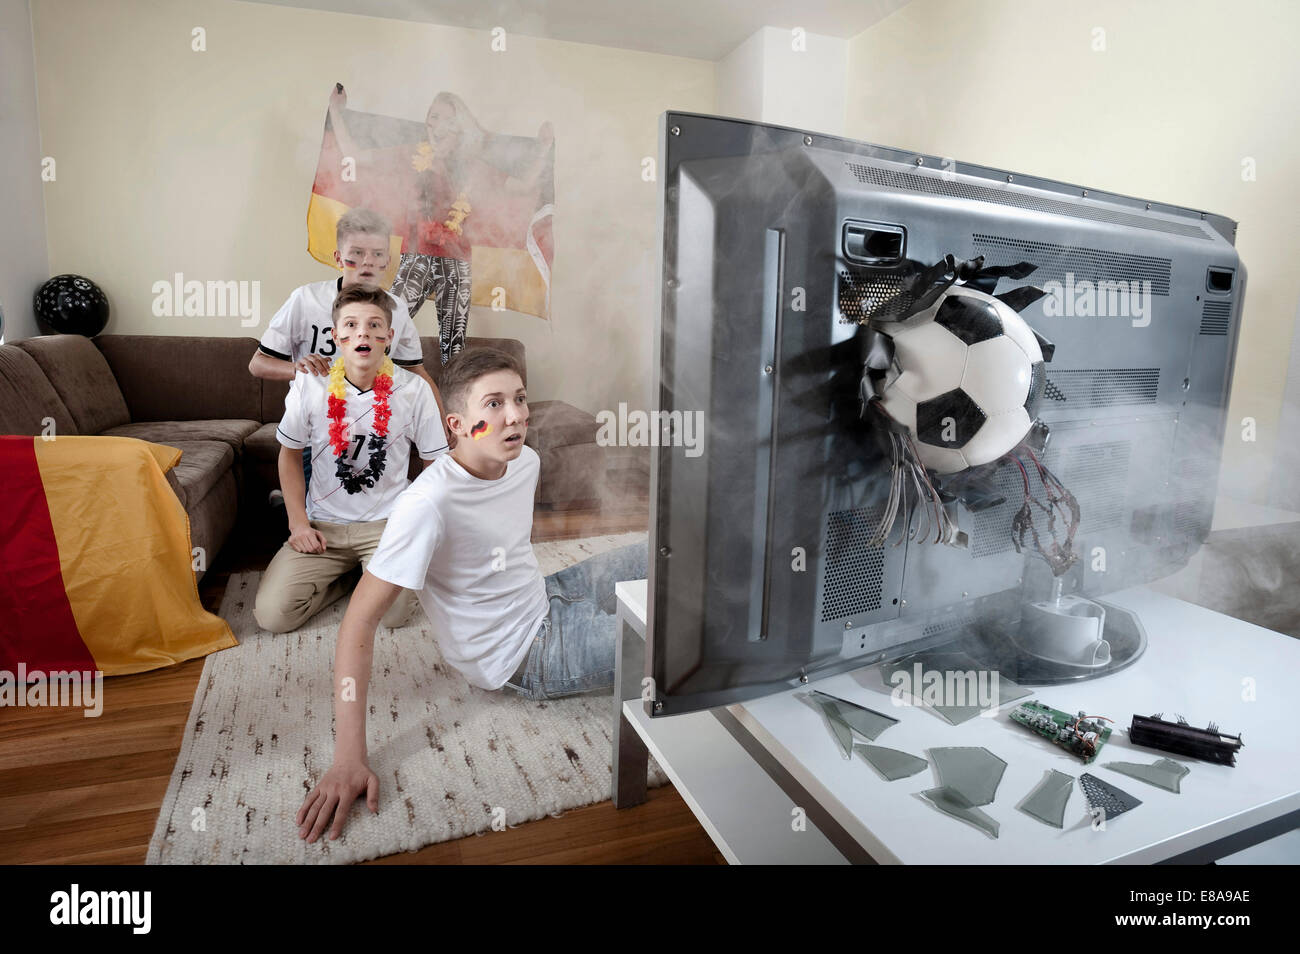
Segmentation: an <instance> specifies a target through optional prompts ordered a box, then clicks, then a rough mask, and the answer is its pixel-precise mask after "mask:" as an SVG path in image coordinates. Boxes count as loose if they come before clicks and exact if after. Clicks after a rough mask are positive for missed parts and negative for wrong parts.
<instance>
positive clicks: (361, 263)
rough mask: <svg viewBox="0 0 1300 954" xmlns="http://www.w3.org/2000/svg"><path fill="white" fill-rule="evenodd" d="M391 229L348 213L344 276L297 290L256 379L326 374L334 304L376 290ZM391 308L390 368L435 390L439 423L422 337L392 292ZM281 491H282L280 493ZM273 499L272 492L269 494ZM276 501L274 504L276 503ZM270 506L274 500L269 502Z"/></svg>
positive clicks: (253, 368) (338, 261) (340, 263)
mask: <svg viewBox="0 0 1300 954" xmlns="http://www.w3.org/2000/svg"><path fill="white" fill-rule="evenodd" d="M388 234H389V225H388V220H387V219H385V218H384V217H383V216H382V215H380V214H379V213H378V212H374V211H372V210H371V209H349V210H348V211H347V212H345V213H344V214H343V216H342V217H341V218H340V219H339V221H338V225H337V226H336V227H335V230H334V235H335V245H336V246H337V247H336V248H335V250H334V264H335V266H336V267H337V268H339V269H340V270H342V272H343V274H342V275H341V276H340V277H338V278H331V279H327V280H326V281H323V282H311V283H309V284H307V285H301V286H299V287H298V288H295V289H294V290H293V292H292V293H291V294H290V295H289V298H288V300H287V301H286V302H285V303H284V304H283V305H281V306H280V310H279V311H277V312H276V313H275V315H274V316H272V318H271V323H270V324H269V325H268V326H267V329H266V331H265V332H264V333H263V335H262V339H261V341H260V342H259V343H258V346H257V351H255V352H254V353H253V358H252V360H251V361H249V362H248V370H249V371H250V372H251V373H252V374H253V375H254V377H259V378H266V379H267V380H270V381H292V380H293V379H294V376H295V375H297V374H299V373H302V372H306V373H307V374H319V375H322V376H324V375H326V374H329V369H330V363H331V362H332V361H333V360H334V359H335V358H336V357H337V356H338V343H337V342H336V341H335V340H334V336H333V335H332V334H331V329H332V327H333V325H334V318H333V312H334V299H335V298H336V297H337V296H338V294H339V293H340V292H341V291H343V289H345V288H351V287H352V286H353V285H377V284H379V282H380V281H382V280H383V277H384V271H385V270H386V269H387V268H388V260H389V257H390V251H389V244H388V241H389V240H388ZM388 297H389V298H390V299H391V300H392V303H393V328H392V330H393V335H392V340H391V341H390V342H389V345H390V347H389V355H388V356H389V357H390V358H392V359H393V364H395V365H398V366H400V367H403V368H405V369H406V370H408V371H410V372H411V373H413V374H416V375H419V376H420V377H421V378H423V379H424V380H425V381H426V382H428V384H429V387H430V388H432V389H433V397H434V400H435V401H437V402H438V418H439V420H441V418H442V395H441V394H440V393H439V391H438V386H437V385H436V384H434V383H433V378H431V377H429V372H428V371H426V370H425V369H424V351H423V348H422V346H421V344H420V333H419V332H418V331H417V330H416V328H415V322H414V321H412V320H411V313H410V310H409V309H408V308H407V307H406V301H405V300H404V299H401V298H398V297H397V296H396V295H393V294H392V293H391V292H390V293H388ZM302 462H303V471H304V473H305V474H306V475H307V480H308V481H310V480H311V468H312V461H311V458H310V457H309V456H308V455H307V454H304V455H303V461H302ZM281 489H282V490H283V488H281ZM272 497H273V498H275V492H274V491H272ZM277 499H278V498H277ZM273 502H274V500H273Z"/></svg>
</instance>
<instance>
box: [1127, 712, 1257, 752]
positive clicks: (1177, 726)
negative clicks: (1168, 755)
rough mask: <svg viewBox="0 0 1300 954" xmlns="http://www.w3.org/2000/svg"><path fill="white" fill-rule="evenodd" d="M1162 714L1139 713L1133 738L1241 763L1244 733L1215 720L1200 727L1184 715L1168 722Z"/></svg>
mask: <svg viewBox="0 0 1300 954" xmlns="http://www.w3.org/2000/svg"><path fill="white" fill-rule="evenodd" d="M1160 716H1161V713H1159V712H1157V713H1156V714H1155V715H1153V716H1140V715H1135V716H1134V717H1133V724H1132V725H1131V726H1130V727H1129V730H1128V737H1129V741H1130V742H1132V743H1134V744H1135V745H1145V746H1146V747H1148V748H1152V749H1160V750H1161V751H1163V752H1175V753H1177V754H1179V755H1190V756H1191V757H1192V758H1197V759H1204V760H1205V761H1207V762H1218V763H1219V764H1220V765H1236V764H1237V750H1238V749H1240V748H1242V747H1243V746H1244V745H1245V743H1244V742H1242V741H1241V736H1239V735H1228V734H1226V733H1224V732H1220V731H1219V727H1218V726H1217V725H1215V724H1214V723H1213V722H1211V723H1210V724H1209V726H1208V727H1207V728H1204V729H1198V728H1196V727H1195V726H1193V725H1189V724H1188V723H1187V720H1186V719H1184V718H1183V717H1182V716H1179V717H1178V721H1177V722H1167V721H1165V720H1164V719H1162V718H1160Z"/></svg>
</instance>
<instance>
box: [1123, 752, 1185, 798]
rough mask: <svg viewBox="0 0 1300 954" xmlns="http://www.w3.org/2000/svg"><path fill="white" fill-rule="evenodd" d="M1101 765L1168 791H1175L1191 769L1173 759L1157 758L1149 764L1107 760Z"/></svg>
mask: <svg viewBox="0 0 1300 954" xmlns="http://www.w3.org/2000/svg"><path fill="white" fill-rule="evenodd" d="M1103 767H1104V768H1108V769H1111V770H1112V771H1115V772H1119V773H1121V774H1123V775H1129V776H1131V777H1133V778H1136V779H1141V780H1142V781H1144V782H1146V783H1148V784H1150V785H1155V786H1156V787H1157V788H1163V789H1164V790H1165V791H1168V792H1177V791H1178V789H1179V786H1180V785H1181V784H1182V781H1183V776H1184V775H1186V774H1187V773H1188V772H1190V771H1191V769H1189V768H1188V767H1187V766H1186V765H1184V764H1182V763H1181V762H1175V761H1174V760H1173V759H1158V760H1157V761H1155V762H1152V763H1151V764H1150V765H1145V764H1143V763H1142V762H1107V763H1106V764H1105V765H1104V766H1103Z"/></svg>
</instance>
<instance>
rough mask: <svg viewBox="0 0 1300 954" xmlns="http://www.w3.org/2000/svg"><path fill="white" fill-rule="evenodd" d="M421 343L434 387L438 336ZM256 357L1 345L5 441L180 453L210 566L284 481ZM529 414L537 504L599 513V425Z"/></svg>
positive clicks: (271, 387) (564, 410)
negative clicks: (123, 441)
mask: <svg viewBox="0 0 1300 954" xmlns="http://www.w3.org/2000/svg"><path fill="white" fill-rule="evenodd" d="M422 344H423V346H424V354H425V356H426V357H425V367H426V369H427V370H428V372H429V375H430V376H431V377H432V378H433V379H434V380H435V381H437V380H438V378H439V376H440V374H441V372H442V364H441V361H440V359H439V352H438V339H436V338H423V339H422ZM476 345H478V346H489V347H495V348H500V349H501V350H503V351H507V352H509V353H511V354H513V355H514V356H515V357H516V358H517V359H518V360H519V361H520V363H521V364H522V363H523V362H524V346H523V345H522V344H521V343H520V342H518V341H515V340H513V339H506V338H470V339H469V341H468V343H467V346H468V347H474V346H476ZM256 348H257V341H256V339H253V338H206V337H184V336H164V335H100V336H98V337H97V338H95V339H93V340H91V339H88V338H84V337H81V336H79V335H54V336H47V337H38V338H27V339H24V340H22V341H19V342H17V343H15V344H12V345H4V346H0V433H4V434H23V435H37V434H40V433H42V431H43V429H44V428H45V427H46V426H47V422H49V423H52V425H53V428H54V433H56V434H63V435H75V434H99V435H108V436H122V437H135V438H139V439H141V440H147V441H154V442H157V443H161V444H167V445H169V446H172V447H176V448H179V449H180V450H181V451H182V455H181V460H180V463H178V464H177V466H176V467H175V468H174V469H173V470H172V471H171V473H169V474H168V480H169V482H170V483H171V486H172V488H173V490H175V492H176V495H177V497H178V498H179V499H180V501H181V503H182V504H184V506H185V509H186V512H187V513H188V514H189V519H190V536H191V543H192V545H193V546H195V547H203V548H204V551H205V553H206V557H207V559H206V564H207V565H208V566H210V565H211V563H212V561H213V560H214V559H215V557H216V554H217V552H218V551H219V550H220V548H221V546H222V545H223V544H224V543H225V541H226V539H227V537H228V536H229V535H230V533H231V531H232V530H233V529H234V526H235V521H236V517H237V515H238V512H239V510H240V509H241V507H243V506H247V505H249V504H252V505H254V506H264V503H265V500H266V494H267V491H268V490H270V489H271V488H274V487H276V486H278V484H279V477H278V473H277V470H276V458H277V456H278V454H279V449H280V445H279V443H278V442H277V441H276V438H275V425H276V423H277V422H278V421H279V420H280V416H281V415H282V414H283V413H284V398H285V395H286V394H287V393H288V389H289V386H288V383H287V382H281V381H264V380H262V379H260V378H255V377H253V376H252V375H251V374H249V372H248V361H249V359H250V358H251V357H252V355H253V352H254V350H255V349H256ZM531 413H532V426H531V427H530V428H529V434H528V438H527V443H528V444H529V445H530V446H532V447H533V448H534V449H535V450H537V451H538V453H539V454H540V455H541V457H542V480H541V482H539V485H538V502H539V504H541V505H542V506H544V507H553V508H555V509H566V508H571V507H576V506H598V505H599V498H600V496H601V494H602V492H603V486H604V457H603V454H604V451H603V448H599V447H597V445H596V444H595V436H596V431H597V430H598V425H597V424H596V419H595V418H594V417H592V416H591V415H590V414H587V413H586V412H584V411H579V410H577V409H576V408H572V407H570V406H569V405H567V404H563V403H562V402H558V401H542V402H538V403H537V404H533V405H531ZM416 473H418V462H417V460H416V459H415V458H414V457H413V458H412V461H411V474H412V476H414V475H415V474H416ZM199 575H200V576H201V575H202V573H200V574H199Z"/></svg>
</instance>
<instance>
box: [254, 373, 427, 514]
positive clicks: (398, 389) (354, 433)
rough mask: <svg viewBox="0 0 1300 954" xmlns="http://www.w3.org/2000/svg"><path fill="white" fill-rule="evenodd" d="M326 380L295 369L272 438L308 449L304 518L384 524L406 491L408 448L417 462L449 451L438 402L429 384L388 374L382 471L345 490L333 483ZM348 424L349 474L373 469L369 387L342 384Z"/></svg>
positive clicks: (334, 470) (371, 391)
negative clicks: (353, 489)
mask: <svg viewBox="0 0 1300 954" xmlns="http://www.w3.org/2000/svg"><path fill="white" fill-rule="evenodd" d="M329 383H330V379H329V375H321V374H311V373H309V372H307V371H299V372H298V374H297V375H296V376H295V377H294V379H293V383H291V384H290V385H289V393H288V395H287V396H286V397H285V399H284V417H282V418H281V419H280V424H279V426H278V427H277V428H276V430H275V436H276V437H277V438H278V439H279V441H280V443H281V444H283V445H284V446H285V447H292V448H295V449H296V448H301V447H311V449H312V458H311V486H309V487H308V488H307V516H308V517H309V518H310V519H312V520H324V521H326V522H327V523H358V522H360V521H362V520H383V519H385V518H386V517H387V516H388V514H389V512H390V511H391V510H392V509H393V504H394V503H395V502H396V501H397V498H398V496H399V495H400V494H401V493H402V491H403V490H405V489H406V488H407V487H408V486H410V481H408V480H407V479H406V472H407V468H408V467H409V466H410V460H411V445H412V444H414V445H415V449H416V451H417V452H418V453H419V455H420V458H421V459H422V460H433V459H434V458H435V457H437V456H438V455H439V454H445V453H446V450H447V434H446V432H445V431H444V430H443V429H442V420H441V419H440V417H439V415H438V404H437V402H436V401H435V400H434V399H433V390H432V389H431V388H430V387H429V382H427V381H425V380H424V378H421V377H417V376H416V375H414V374H412V373H411V372H410V371H406V370H404V369H402V368H394V369H393V390H392V392H391V393H390V394H389V396H388V411H389V418H388V435H387V441H386V443H385V445H384V446H385V451H386V453H385V460H384V472H383V473H382V474H381V475H380V476H379V479H378V480H377V481H376V482H375V484H374V486H373V487H369V488H360V489H359V490H358V491H357V492H356V493H348V491H347V488H346V487H344V486H343V484H342V482H340V481H339V478H338V462H337V459H336V458H335V456H334V450H333V448H331V447H330V438H329V434H330V419H329ZM344 393H345V395H346V401H347V409H346V411H345V412H344V416H343V420H344V423H345V424H347V425H348V426H347V427H345V429H344V436H345V437H346V438H347V439H348V450H347V451H346V452H345V453H346V456H347V459H348V463H349V464H350V465H351V468H352V471H353V472H354V473H356V472H360V471H364V470H366V468H367V467H368V466H369V464H370V430H371V425H372V421H373V420H374V417H373V412H374V407H375V392H374V388H370V389H369V390H366V391H359V390H357V387H356V385H354V384H353V383H352V382H351V381H348V380H347V379H346V378H345V379H344Z"/></svg>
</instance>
